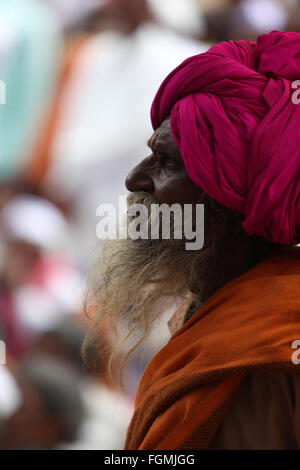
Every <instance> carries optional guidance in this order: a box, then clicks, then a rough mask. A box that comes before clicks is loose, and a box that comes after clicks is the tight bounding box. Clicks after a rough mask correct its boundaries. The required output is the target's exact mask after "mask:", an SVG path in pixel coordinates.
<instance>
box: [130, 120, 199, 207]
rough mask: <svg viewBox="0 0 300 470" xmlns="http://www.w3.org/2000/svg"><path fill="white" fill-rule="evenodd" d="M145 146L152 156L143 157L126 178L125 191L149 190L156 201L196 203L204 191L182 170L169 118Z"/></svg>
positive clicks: (182, 166)
mask: <svg viewBox="0 0 300 470" xmlns="http://www.w3.org/2000/svg"><path fill="white" fill-rule="evenodd" d="M148 146H149V147H150V149H151V151H152V153H151V155H149V157H147V158H145V159H144V160H142V161H141V163H139V164H138V165H137V166H136V167H135V168H134V169H133V170H132V171H131V172H130V173H129V175H128V176H127V178H126V188H127V189H128V191H131V192H139V191H142V192H145V193H148V194H150V195H151V196H152V197H154V198H155V199H156V200H157V201H158V203H159V204H164V203H165V204H175V203H178V204H181V205H183V204H194V203H197V201H199V199H200V197H201V195H202V194H203V192H202V190H201V189H200V188H199V187H198V186H196V185H195V184H194V183H193V181H192V180H191V179H190V178H189V176H188V174H187V172H186V170H185V166H184V163H183V160H182V157H181V155H180V152H179V150H178V148H177V146H176V144H175V142H174V140H173V137H172V133H171V128H170V121H169V120H166V121H164V122H163V124H162V125H161V127H159V128H158V129H157V130H156V131H155V133H154V134H153V136H152V137H151V139H150V141H149V142H148Z"/></svg>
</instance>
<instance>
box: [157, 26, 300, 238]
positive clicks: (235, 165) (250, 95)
mask: <svg viewBox="0 0 300 470" xmlns="http://www.w3.org/2000/svg"><path fill="white" fill-rule="evenodd" d="M295 80H300V34H299V33H293V32H281V31H272V32H271V33H268V34H263V35H261V36H259V37H258V39H257V43H255V42H250V41H244V40H242V41H230V42H222V43H220V44H217V45H215V46H213V47H211V48H210V49H209V50H208V51H207V52H205V53H203V54H199V55H196V56H194V57H191V58H189V59H187V60H186V61H184V62H183V63H182V64H181V65H180V66H179V67H177V68H176V69H175V70H174V71H173V72H172V73H170V75H169V76H168V77H167V78H166V79H165V80H164V82H163V83H162V85H161V87H160V89H159V91H158V93H157V95H156V97H155V100H154V102H153V105H152V110H151V118H152V124H153V127H154V129H157V128H158V127H159V126H160V124H161V123H162V121H163V120H164V119H165V118H167V117H168V116H169V115H171V129H172V134H173V138H174V140H175V142H176V144H177V146H178V148H179V150H180V152H181V155H182V158H183V160H184V164H185V167H186V170H187V173H188V175H189V176H190V178H191V179H192V180H193V182H194V183H195V184H196V185H198V186H199V187H200V188H202V189H203V191H204V192H206V193H207V194H208V195H209V196H211V197H212V198H214V199H215V200H216V201H218V202H219V203H220V204H222V205H224V206H226V207H229V208H230V209H232V210H234V211H236V212H239V213H241V214H243V215H244V221H243V227H244V230H245V232H246V233H247V234H248V235H259V236H261V237H264V238H267V239H268V240H269V241H271V242H272V243H279V244H282V245H292V244H295V243H298V242H299V236H300V104H298V105H297V104H294V102H293V101H292V95H293V93H295V89H293V88H292V83H293V81H295Z"/></svg>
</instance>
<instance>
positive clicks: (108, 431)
mask: <svg viewBox="0 0 300 470" xmlns="http://www.w3.org/2000/svg"><path fill="white" fill-rule="evenodd" d="M85 335H86V330H85V328H84V326H83V324H82V323H81V322H79V320H78V318H75V317H68V318H66V319H64V320H63V321H61V322H59V323H57V325H56V327H53V328H52V329H49V330H48V331H45V332H44V333H43V334H41V335H40V336H39V337H38V338H37V341H36V344H35V346H34V348H33V352H34V354H36V355H38V356H40V355H41V356H45V357H46V356H48V357H51V358H52V359H53V360H56V361H59V362H61V361H62V362H64V363H68V364H69V366H70V367H72V368H74V370H76V371H77V373H78V374H79V379H78V387H79V389H80V391H81V393H82V397H83V401H84V405H85V410H86V415H85V418H84V420H83V421H82V423H81V426H80V429H79V431H78V435H77V439H76V440H74V441H73V442H72V443H71V444H65V445H64V448H68V449H73V450H75V449H78V450H79V449H82V450H92V449H97V450H113V449H122V448H123V446H124V443H125V437H126V431H127V427H128V425H129V422H130V419H131V416H132V413H133V402H132V401H131V400H130V399H129V398H128V397H127V396H126V394H125V393H124V392H122V391H121V390H120V389H119V388H118V387H117V383H116V381H114V380H113V379H112V378H111V377H110V376H109V374H108V369H107V363H108V351H107V350H108V347H109V342H108V340H107V335H105V334H102V335H101V341H100V346H99V347H100V351H99V354H98V355H97V361H96V364H93V367H87V366H84V364H83V360H82V354H81V348H82V344H83V341H84V338H85ZM93 352H94V348H93ZM90 355H92V351H90Z"/></svg>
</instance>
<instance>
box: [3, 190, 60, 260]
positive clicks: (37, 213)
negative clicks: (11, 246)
mask: <svg viewBox="0 0 300 470" xmlns="http://www.w3.org/2000/svg"><path fill="white" fill-rule="evenodd" d="M0 217H1V223H2V224H3V226H4V229H5V231H7V232H8V235H9V237H11V238H12V239H14V240H22V241H25V242H28V243H31V244H33V245H36V246H38V247H39V248H41V249H44V250H47V251H48V250H49V251H50V250H53V249H59V248H60V247H61V244H62V243H63V242H64V239H65V235H66V232H67V229H68V225H67V222H66V219H65V217H64V215H63V214H62V212H61V211H60V210H59V209H58V208H57V207H56V206H54V204H52V203H51V202H49V201H47V200H46V199H42V198H40V197H36V196H30V195H20V196H15V197H13V198H12V199H10V200H9V201H8V202H7V203H6V204H5V206H4V207H3V209H2V211H1V213H0Z"/></svg>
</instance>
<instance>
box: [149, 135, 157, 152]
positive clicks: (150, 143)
mask: <svg viewBox="0 0 300 470" xmlns="http://www.w3.org/2000/svg"><path fill="white" fill-rule="evenodd" d="M155 140H156V136H155V134H153V135H152V136H151V137H150V139H149V140H148V141H147V146H148V147H149V148H150V149H151V148H152V147H153V145H154V142H155Z"/></svg>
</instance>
